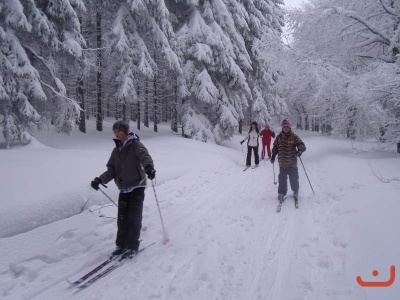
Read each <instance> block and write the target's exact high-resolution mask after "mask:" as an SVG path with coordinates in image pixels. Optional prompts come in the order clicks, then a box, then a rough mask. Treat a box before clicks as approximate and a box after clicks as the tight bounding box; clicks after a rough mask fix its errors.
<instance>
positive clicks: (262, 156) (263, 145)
mask: <svg viewBox="0 0 400 300" xmlns="http://www.w3.org/2000/svg"><path fill="white" fill-rule="evenodd" d="M264 157H265V144H264V142H263V143H262V149H261V159H264Z"/></svg>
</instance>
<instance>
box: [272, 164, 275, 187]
mask: <svg viewBox="0 0 400 300" xmlns="http://www.w3.org/2000/svg"><path fill="white" fill-rule="evenodd" d="M272 170H273V171H274V184H276V180H275V163H272Z"/></svg>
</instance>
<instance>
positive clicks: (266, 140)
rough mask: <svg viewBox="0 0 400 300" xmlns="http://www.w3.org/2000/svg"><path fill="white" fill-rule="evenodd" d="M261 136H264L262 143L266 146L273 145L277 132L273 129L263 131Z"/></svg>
mask: <svg viewBox="0 0 400 300" xmlns="http://www.w3.org/2000/svg"><path fill="white" fill-rule="evenodd" d="M260 135H261V136H262V142H263V144H264V145H265V144H269V143H271V137H273V138H274V137H275V132H273V131H272V130H271V129H263V130H261V133H260Z"/></svg>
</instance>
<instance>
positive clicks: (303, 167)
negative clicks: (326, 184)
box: [299, 156, 315, 194]
mask: <svg viewBox="0 0 400 300" xmlns="http://www.w3.org/2000/svg"><path fill="white" fill-rule="evenodd" d="M299 158H300V161H301V165H302V166H303V169H304V173H306V176H307V179H308V183H309V184H310V187H311V190H312V192H313V194H315V192H314V189H313V187H312V185H311V182H310V178H308V175H307V171H306V168H304V164H303V161H302V160H301V157H300V156H299Z"/></svg>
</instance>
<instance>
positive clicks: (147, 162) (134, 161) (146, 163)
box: [91, 121, 156, 258]
mask: <svg viewBox="0 0 400 300" xmlns="http://www.w3.org/2000/svg"><path fill="white" fill-rule="evenodd" d="M112 129H113V132H114V135H115V139H114V142H115V145H116V147H115V148H114V149H113V151H112V153H111V156H110V159H109V160H108V163H107V171H105V172H104V173H103V174H101V175H100V176H99V177H96V178H95V179H94V180H93V181H92V182H91V186H92V188H94V189H95V190H96V191H97V190H98V189H99V184H106V183H108V182H110V181H111V180H112V179H114V182H115V184H116V185H117V187H118V188H119V190H120V194H119V198H118V219H117V226H118V231H117V239H116V245H117V247H116V249H115V250H114V252H113V253H112V255H120V254H122V255H123V256H125V257H129V258H132V257H133V256H135V255H136V253H137V251H138V249H139V237H140V230H141V228H142V214H143V201H144V189H145V187H146V185H147V182H146V174H147V177H148V178H149V179H150V180H153V179H154V177H155V173H156V171H155V170H154V164H153V160H152V158H151V156H150V154H149V152H148V151H147V149H146V147H145V146H144V145H143V144H142V143H141V142H140V141H139V137H138V136H137V135H135V134H134V133H132V132H131V133H129V125H128V124H127V123H125V122H123V121H117V122H115V123H114V125H113V127H112Z"/></svg>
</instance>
